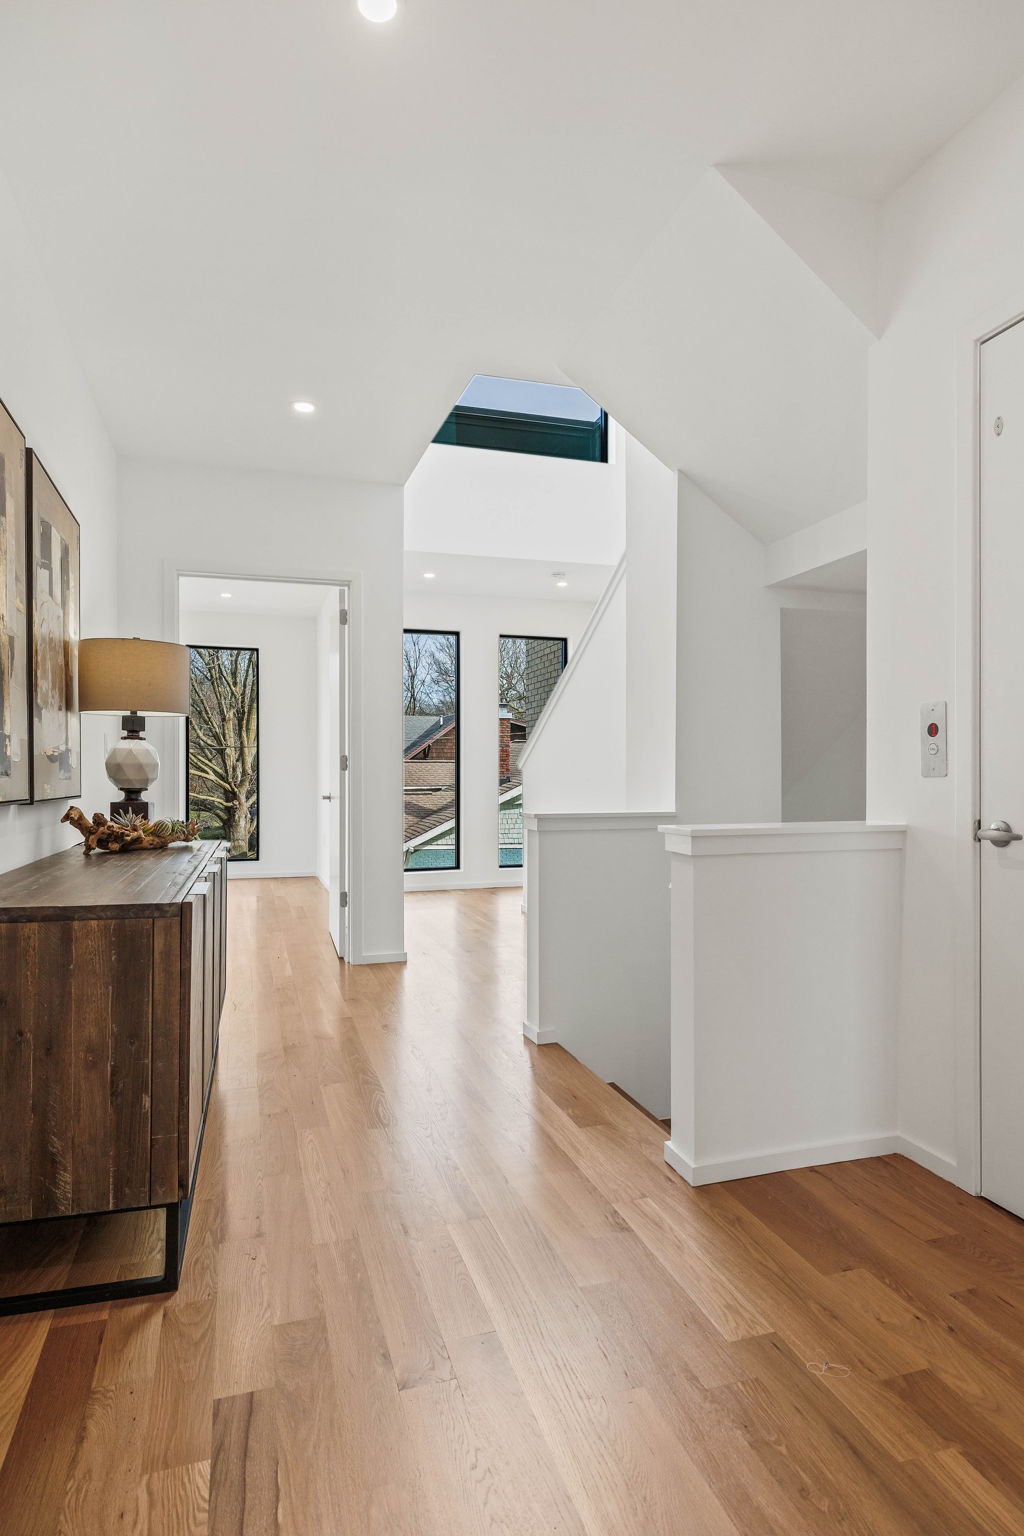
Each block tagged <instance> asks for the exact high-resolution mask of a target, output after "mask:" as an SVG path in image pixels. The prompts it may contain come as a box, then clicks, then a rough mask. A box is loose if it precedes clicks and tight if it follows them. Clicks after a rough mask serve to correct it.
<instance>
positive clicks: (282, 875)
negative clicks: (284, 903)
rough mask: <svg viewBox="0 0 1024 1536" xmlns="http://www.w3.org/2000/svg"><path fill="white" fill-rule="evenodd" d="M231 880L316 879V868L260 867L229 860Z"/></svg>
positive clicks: (229, 877) (229, 876)
mask: <svg viewBox="0 0 1024 1536" xmlns="http://www.w3.org/2000/svg"><path fill="white" fill-rule="evenodd" d="M228 879H229V880H315V879H316V870H315V869H258V868H254V867H253V865H252V864H243V863H242V861H241V860H240V859H239V860H238V862H237V863H232V861H231V860H230V859H229V860H228Z"/></svg>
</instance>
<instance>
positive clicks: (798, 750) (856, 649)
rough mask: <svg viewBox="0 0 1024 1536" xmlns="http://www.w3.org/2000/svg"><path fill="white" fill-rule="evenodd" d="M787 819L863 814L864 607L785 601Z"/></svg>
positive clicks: (845, 817) (782, 617) (784, 799)
mask: <svg viewBox="0 0 1024 1536" xmlns="http://www.w3.org/2000/svg"><path fill="white" fill-rule="evenodd" d="M779 618H780V620H781V621H782V637H781V638H782V656H781V660H782V675H781V689H782V820H783V821H863V820H864V807H865V799H866V794H867V780H866V771H867V770H866V751H867V675H866V648H865V642H866V633H865V630H866V626H865V616H864V613H863V611H860V612H858V611H854V612H850V613H843V612H836V611H835V610H834V609H823V608H783V609H782V611H781V613H780V614H779Z"/></svg>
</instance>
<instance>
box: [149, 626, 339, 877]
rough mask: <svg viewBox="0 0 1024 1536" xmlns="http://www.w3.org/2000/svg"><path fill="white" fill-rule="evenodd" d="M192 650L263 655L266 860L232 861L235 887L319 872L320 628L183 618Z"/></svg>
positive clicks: (183, 636) (262, 849)
mask: <svg viewBox="0 0 1024 1536" xmlns="http://www.w3.org/2000/svg"><path fill="white" fill-rule="evenodd" d="M179 639H180V640H181V641H182V643H183V644H185V645H234V646H254V647H255V648H256V649H257V650H258V651H259V858H258V859H253V860H252V861H247V860H241V859H238V860H231V861H229V863H228V874H229V875H230V876H231V878H232V879H240V878H248V879H251V878H256V877H260V876H263V877H267V878H269V877H270V876H289V875H313V874H315V873H316V870H317V832H318V821H319V817H318V810H319V805H320V798H319V793H318V782H319V775H318V766H319V764H318V748H319V742H318V734H319V733H318V719H317V715H318V711H317V702H318V701H317V625H316V620H315V619H313V618H305V617H302V616H300V615H299V614H264V613H227V612H222V611H219V610H218V611H217V612H197V611H196V610H195V609H184V610H182V613H181V620H180V632H179Z"/></svg>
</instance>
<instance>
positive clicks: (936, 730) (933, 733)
mask: <svg viewBox="0 0 1024 1536" xmlns="http://www.w3.org/2000/svg"><path fill="white" fill-rule="evenodd" d="M938 734H939V728H938V726H937V725H936V724H935V721H934V720H933V721H932V723H931V725H930V726H929V727H928V735H929V736H937V735H938Z"/></svg>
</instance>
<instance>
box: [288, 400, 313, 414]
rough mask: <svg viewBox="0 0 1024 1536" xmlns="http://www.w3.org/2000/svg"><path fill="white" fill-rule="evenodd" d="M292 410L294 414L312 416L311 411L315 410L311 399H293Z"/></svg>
mask: <svg viewBox="0 0 1024 1536" xmlns="http://www.w3.org/2000/svg"><path fill="white" fill-rule="evenodd" d="M292 410H293V411H294V412H295V414H296V416H312V415H313V412H314V411H315V410H316V406H315V405H314V404H313V402H312V400H293V401H292Z"/></svg>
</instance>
